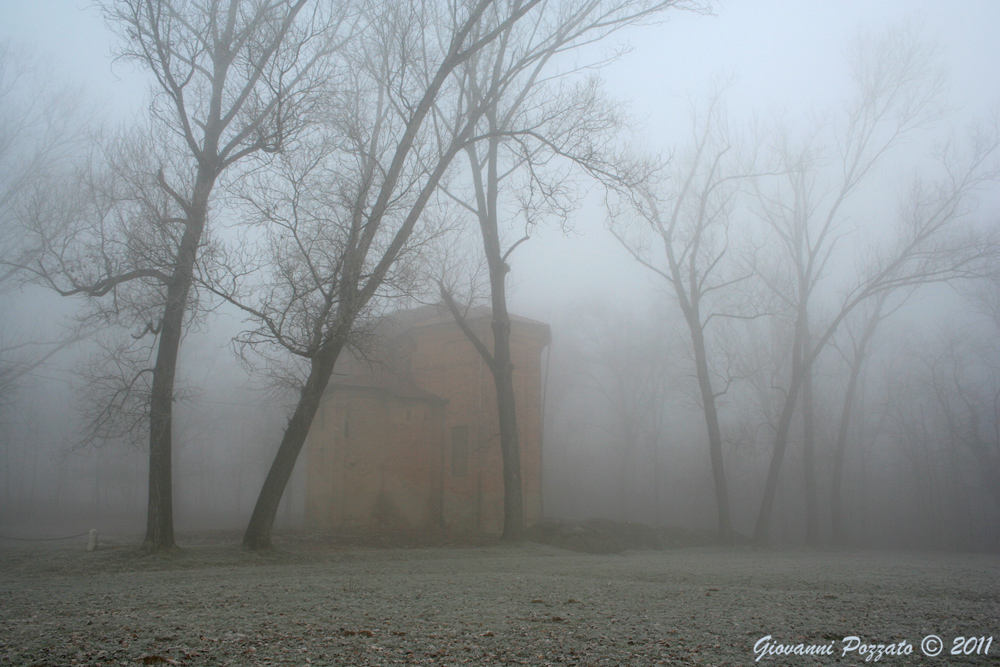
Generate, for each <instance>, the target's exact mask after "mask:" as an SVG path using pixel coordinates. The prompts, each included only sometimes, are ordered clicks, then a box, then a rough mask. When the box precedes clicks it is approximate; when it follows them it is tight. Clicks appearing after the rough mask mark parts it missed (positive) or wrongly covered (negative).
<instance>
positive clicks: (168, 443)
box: [142, 168, 215, 552]
mask: <svg viewBox="0 0 1000 667" xmlns="http://www.w3.org/2000/svg"><path fill="white" fill-rule="evenodd" d="M214 184H215V176H214V175H213V174H211V173H210V172H209V171H208V170H206V169H204V168H202V169H199V170H198V176H197V178H196V181H195V191H194V197H193V198H192V206H191V208H190V210H189V213H188V217H187V220H186V224H185V227H184V234H183V236H182V237H181V243H180V246H179V248H178V250H177V260H176V263H175V265H174V272H173V275H172V276H171V279H170V283H169V284H168V286H167V300H166V304H165V306H164V310H163V319H162V320H161V322H160V340H159V344H158V346H157V351H156V363H155V365H154V367H153V381H152V387H151V390H150V396H149V498H148V501H147V513H146V536H145V538H144V539H143V542H142V549H143V550H144V551H149V552H157V551H166V550H170V549H173V548H174V547H175V546H176V545H175V544H174V510H173V473H172V471H173V466H172V460H173V431H172V422H173V404H174V381H175V379H176V375H177V356H178V353H179V351H180V345H181V338H182V337H183V335H184V314H185V313H186V312H187V301H188V296H189V294H190V292H191V282H192V280H193V278H194V265H195V258H196V257H197V253H198V246H199V244H200V243H201V237H202V233H203V231H204V229H205V220H206V219H207V216H208V200H209V195H210V193H211V192H212V187H213V186H214Z"/></svg>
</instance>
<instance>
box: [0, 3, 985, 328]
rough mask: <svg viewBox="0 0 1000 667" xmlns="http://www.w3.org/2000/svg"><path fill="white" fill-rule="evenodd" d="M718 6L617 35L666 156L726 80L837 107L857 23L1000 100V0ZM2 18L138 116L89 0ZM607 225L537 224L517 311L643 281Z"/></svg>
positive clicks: (749, 108) (962, 105) (141, 95)
mask: <svg viewBox="0 0 1000 667" xmlns="http://www.w3.org/2000/svg"><path fill="white" fill-rule="evenodd" d="M714 7H715V15H714V16H701V15H696V14H690V13H685V12H671V13H670V20H669V21H668V22H666V23H664V24H661V25H656V26H650V27H645V28H641V29H635V30H630V31H627V32H626V33H625V34H624V35H621V36H620V37H619V38H618V39H619V41H622V40H627V42H628V44H629V45H630V46H631V49H632V50H631V52H630V53H628V54H626V55H625V56H624V57H622V58H621V59H620V60H619V61H618V62H616V63H613V64H612V65H611V66H609V67H607V68H606V69H605V70H603V72H602V76H603V78H604V79H605V81H606V86H607V90H608V92H609V93H611V94H612V95H613V96H614V97H615V98H616V99H624V100H627V101H628V102H629V104H630V106H631V111H632V113H633V115H634V117H635V119H636V122H637V128H638V135H637V138H636V140H635V142H636V144H638V145H641V146H642V147H643V148H644V149H647V150H652V151H667V150H669V149H670V148H671V147H673V146H675V145H677V144H680V143H682V142H683V141H684V140H685V139H686V137H687V134H686V133H687V123H688V115H687V114H688V111H687V110H688V101H689V100H692V99H694V100H697V99H699V98H703V97H704V95H705V94H706V92H707V91H708V90H709V88H710V87H711V85H712V82H713V81H714V80H716V79H718V78H720V77H731V76H732V77H735V84H734V86H733V87H732V89H731V90H730V93H729V95H728V102H729V107H730V110H731V115H732V116H739V117H743V118H746V117H749V116H750V115H751V114H753V113H756V114H758V115H763V116H766V115H768V114H774V113H783V114H790V115H792V116H794V117H803V118H804V117H807V116H808V115H809V114H819V113H823V112H824V111H827V110H830V109H832V108H834V107H836V105H838V104H839V103H840V102H841V101H842V100H843V98H844V90H845V88H846V85H847V83H848V81H847V68H846V64H845V60H844V52H845V48H846V45H847V42H848V40H849V39H850V38H851V37H852V36H853V35H855V34H857V32H858V31H859V30H870V31H875V32H878V31H880V30H882V29H884V28H886V27H887V26H890V25H893V24H899V23H903V22H911V23H915V24H917V25H919V26H921V27H922V30H923V32H924V33H925V34H926V36H928V37H932V38H936V39H938V40H939V41H940V43H941V45H942V47H943V50H944V60H945V62H946V64H947V68H948V74H949V82H950V86H951V90H952V93H951V95H950V101H951V104H952V106H953V108H954V109H955V111H956V118H961V117H963V116H966V117H968V116H974V115H977V114H979V115H982V114H984V113H986V112H987V111H988V110H989V109H990V108H991V106H992V105H995V104H997V103H998V101H1000V77H998V76H997V64H998V63H1000V41H998V40H996V29H997V27H998V26H1000V2H995V1H993V0H967V1H964V2H941V1H940V0H851V1H843V2H835V3H832V2H819V1H801V0H745V1H743V2H739V1H736V0H729V1H726V2H717V3H715V5H714ZM0 17H2V20H0V38H3V39H10V40H12V41H14V42H16V43H24V44H30V45H33V46H34V48H35V49H37V51H38V53H39V55H41V56H42V57H44V58H48V59H50V61H51V62H52V65H53V67H54V68H55V70H56V72H57V73H58V74H60V75H62V76H65V77H66V78H67V79H69V80H71V81H74V82H78V83H79V84H80V85H81V86H82V87H83V88H84V89H85V91H86V93H87V95H88V97H89V99H91V100H92V101H93V103H94V104H96V105H98V107H99V108H101V109H102V110H103V111H104V112H105V113H106V114H107V115H108V116H110V117H111V118H113V119H116V120H125V119H128V118H130V117H131V116H132V115H134V114H137V113H141V112H142V107H143V104H144V100H145V95H146V92H145V86H144V75H143V74H142V73H141V72H138V71H137V70H136V69H135V68H134V66H133V65H131V64H128V63H113V62H112V59H111V56H110V54H111V50H112V45H113V41H114V37H113V35H112V34H111V33H110V31H108V30H107V28H106V27H105V26H104V23H103V20H102V19H101V18H100V16H99V14H98V13H97V11H96V10H95V9H94V8H93V7H92V6H91V3H89V2H82V1H79V0H38V1H35V2H20V1H16V0H0ZM603 221H604V210H603V208H602V207H601V206H600V205H599V202H598V201H597V200H596V198H595V199H594V201H592V202H591V203H590V205H587V206H584V207H583V208H582V209H581V210H580V211H579V212H578V213H577V215H576V216H575V222H574V224H575V232H576V233H575V234H574V235H572V237H571V238H566V237H564V236H563V235H562V234H561V232H559V231H557V230H553V229H548V230H546V229H542V230H539V231H538V232H537V234H536V236H537V238H536V239H534V240H533V241H532V243H529V244H525V245H524V246H522V247H521V248H520V249H519V250H518V253H517V255H516V256H514V257H513V262H514V269H515V271H514V273H513V274H512V278H513V285H512V287H513V302H514V305H515V308H517V309H520V310H521V311H523V312H525V313H526V314H534V315H536V316H543V314H544V313H545V312H546V311H547V310H549V309H550V308H551V307H552V305H553V304H555V303H560V302H563V300H564V297H565V296H566V295H567V294H581V293H583V294H588V293H594V294H596V295H597V298H599V299H601V298H603V299H608V298H610V297H611V295H613V294H616V293H621V292H622V291H625V292H626V293H629V292H632V290H631V289H629V288H630V287H641V286H644V285H648V284H649V279H648V277H647V276H646V275H645V273H643V271H642V270H640V269H639V267H637V266H636V265H635V264H634V262H631V261H630V260H629V259H628V258H627V257H626V256H625V254H624V251H622V249H621V248H619V247H618V246H617V244H616V243H615V242H614V241H613V239H611V238H610V236H609V235H608V234H607V233H606V232H605V231H604V230H603ZM595 269H596V270H595ZM609 276H614V277H615V279H614V280H609ZM623 287H625V289H624V290H623V289H622V288H623ZM644 291H645V290H642V289H640V290H638V292H644Z"/></svg>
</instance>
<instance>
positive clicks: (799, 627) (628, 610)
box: [0, 538, 1000, 665]
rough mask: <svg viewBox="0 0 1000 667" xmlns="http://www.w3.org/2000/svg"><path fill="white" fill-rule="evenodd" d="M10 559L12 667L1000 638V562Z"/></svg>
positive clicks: (704, 556)
mask: <svg viewBox="0 0 1000 667" xmlns="http://www.w3.org/2000/svg"><path fill="white" fill-rule="evenodd" d="M182 544H183V545H185V549H184V550H183V551H182V552H180V553H178V554H172V555H167V556H141V555H138V553H137V551H136V546H137V545H136V544H130V543H122V544H118V545H111V546H106V547H105V548H102V549H101V550H99V551H96V552H92V553H88V552H86V551H85V550H84V548H83V544H82V543H70V544H60V543H49V544H45V545H9V544H2V545H0V665H66V664H86V665H98V664H100V665H135V664H159V663H162V664H180V665H268V664H274V665H277V664H288V665H305V664H330V665H333V664H349V665H350V664H353V665H393V664H448V665H457V664H470V665H491V664H526V665H546V664H564V665H654V664H712V665H724V664H731V665H750V664H753V662H754V657H755V656H754V653H753V645H754V644H755V643H756V642H757V641H758V640H759V639H760V638H761V637H763V636H765V635H772V637H773V638H774V641H776V642H782V643H786V644H799V643H802V644H807V645H808V644H824V645H827V644H831V643H832V644H833V645H834V646H835V647H836V648H837V653H836V655H835V656H833V657H825V656H808V657H803V656H789V657H780V658H778V659H774V658H765V659H764V660H762V661H761V664H768V663H769V664H781V665H786V664H791V665H809V664H829V665H832V664H860V663H861V662H863V659H860V658H859V657H858V656H857V655H856V654H849V655H847V656H845V657H843V658H842V659H841V660H840V661H839V662H838V660H837V659H836V658H838V657H840V646H841V640H842V638H843V637H845V636H849V635H856V636H858V637H860V638H861V640H863V641H864V642H866V643H873V644H877V643H883V644H889V643H898V642H900V641H907V642H909V643H910V644H912V645H913V647H914V653H913V654H912V655H910V656H908V657H901V658H897V657H892V656H886V657H883V658H882V662H892V663H893V664H910V665H918V664H920V665H922V664H927V662H928V659H926V658H924V657H923V656H922V654H921V653H920V647H919V643H920V640H921V639H922V638H923V637H924V636H925V635H927V634H928V633H934V634H937V635H939V636H941V637H942V639H944V640H945V641H946V643H947V647H946V650H947V649H948V648H950V646H951V642H952V639H953V638H954V637H956V636H959V635H961V636H983V635H985V636H990V635H993V636H994V637H996V640H995V641H994V642H993V644H994V645H993V646H992V650H991V655H990V656H988V657H982V656H981V657H979V658H964V657H963V658H956V657H951V656H947V657H945V656H942V657H940V658H937V660H936V662H935V664H937V663H940V664H942V665H944V664H947V665H953V664H987V663H993V664H997V663H1000V557H998V556H997V555H984V554H912V553H889V552H866V553H856V552H837V551H767V550H754V549H745V548H740V549H722V548H716V547H701V548H691V549H675V550H665V551H637V552H631V553H627V554H624V555H600V556H595V555H586V554H580V553H573V552H568V551H562V550H559V549H555V548H553V547H547V546H541V545H533V544H529V545H524V546H520V547H501V546H479V547H453V548H413V549H401V548H399V549H364V548H357V547H352V548H343V547H337V548H333V547H330V546H328V545H327V546H324V545H322V544H317V545H312V546H310V545H309V544H308V543H306V542H303V541H301V540H299V541H295V542H286V543H285V545H284V546H282V547H279V548H278V549H277V550H275V551H272V552H268V553H265V554H255V553H249V552H245V551H243V550H242V549H240V548H239V547H238V546H236V540H235V538H233V539H226V540H223V539H202V540H189V541H187V542H184V541H182Z"/></svg>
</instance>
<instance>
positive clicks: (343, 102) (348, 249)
mask: <svg viewBox="0 0 1000 667" xmlns="http://www.w3.org/2000/svg"><path fill="white" fill-rule="evenodd" d="M539 2H540V0H528V1H526V2H514V3H511V4H503V3H495V2H494V0H479V1H477V2H475V3H473V4H470V5H468V6H454V5H451V4H450V3H447V2H440V3H438V2H432V3H425V4H422V5H417V6H410V5H406V4H403V5H400V4H399V3H395V2H378V1H373V2H370V3H366V4H364V5H363V9H362V15H361V19H360V22H359V28H358V37H357V39H356V40H355V42H354V43H353V44H352V48H351V50H350V52H349V54H347V56H346V61H345V64H346V65H347V67H348V69H349V72H350V73H349V74H348V75H346V79H347V83H346V85H345V87H344V89H343V93H342V95H340V97H339V99H338V100H337V101H336V103H335V104H333V105H331V107H330V110H329V114H328V115H327V117H326V120H325V121H323V122H321V123H320V124H319V125H317V126H316V127H317V128H318V129H317V130H316V132H317V133H318V135H319V136H322V137H323V141H325V142H327V144H326V147H325V149H323V150H320V151H318V152H317V153H316V154H315V155H314V157H313V158H305V159H304V160H300V161H298V162H297V163H295V164H289V165H287V166H288V167H289V169H288V170H286V172H285V174H284V177H283V178H280V179H279V181H280V182H281V183H282V185H280V186H277V188H276V190H275V192H273V193H267V192H260V193H258V194H259V195H260V196H257V195H254V196H252V197H249V198H248V201H253V202H256V203H253V204H252V206H253V208H254V209H255V215H257V216H258V218H259V219H261V220H263V221H265V222H266V223H267V224H269V225H276V228H277V229H279V230H280V231H279V232H278V234H277V236H276V237H274V240H275V242H274V243H271V248H272V250H273V252H271V253H270V254H269V257H268V259H267V262H266V263H267V265H268V268H267V269H266V270H267V271H269V272H272V274H273V275H274V276H275V278H276V280H274V281H273V282H272V283H271V284H273V285H276V287H275V288H273V289H271V288H265V289H263V290H258V291H257V294H256V295H250V294H239V292H238V290H236V289H229V290H219V293H220V294H223V295H224V296H225V297H226V298H228V299H230V300H232V301H233V302H234V303H237V304H238V305H240V307H242V308H244V310H246V311H247V312H249V313H250V314H251V315H252V317H253V318H254V320H255V321H256V322H257V323H258V325H259V326H258V328H256V329H255V330H254V331H253V332H251V333H249V334H248V337H247V338H245V339H244V340H245V341H246V342H248V343H250V344H253V345H264V346H271V347H272V349H282V350H284V351H285V352H290V353H291V354H293V355H295V356H297V357H299V358H301V359H303V360H304V361H305V366H307V371H306V373H305V375H306V377H305V378H304V379H303V380H302V383H301V385H300V389H299V398H298V403H297V405H296V407H295V410H294V412H293V414H292V416H291V419H290V420H289V424H288V427H287V429H286V430H285V433H284V435H283V437H282V440H281V443H280V445H279V447H278V451H277V453H276V455H275V458H274V461H273V463H272V465H271V467H270V470H269V472H268V475H267V478H266V479H265V482H264V485H263V487H262V489H261V492H260V495H259V497H258V499H257V503H256V506H255V507H254V511H253V514H252V516H251V518H250V522H249V525H248V526H247V530H246V532H245V534H244V538H243V543H244V545H246V546H248V547H251V548H262V547H266V546H268V545H270V542H271V530H272V527H273V524H274V519H275V516H276V513H277V509H278V505H279V502H280V500H281V497H282V495H283V493H284V490H285V487H286V486H287V483H288V480H289V479H290V477H291V474H292V471H293V469H294V466H295V462H296V460H297V459H298V455H299V452H300V451H301V449H302V445H303V443H304V442H305V438H306V435H307V434H308V432H309V427H310V425H311V424H312V420H313V417H314V416H315V414H316V411H317V409H318V407H319V401H320V399H321V397H322V394H323V392H324V390H325V389H326V386H327V384H328V382H329V379H330V375H331V373H332V372H333V368H334V365H335V364H336V361H337V359H338V357H339V356H340V353H341V351H342V350H343V349H344V347H345V346H347V345H349V344H351V342H352V340H354V338H355V330H356V327H357V325H358V322H359V318H361V317H362V316H363V315H365V314H366V313H369V312H370V311H371V309H372V308H373V307H375V306H377V304H378V303H379V301H380V299H381V298H382V297H384V296H387V295H390V294H391V293H392V292H393V289H394V286H395V284H396V282H397V278H399V279H400V280H403V279H405V278H404V276H403V274H404V273H407V271H408V269H407V266H406V259H405V257H406V256H407V252H406V251H407V248H408V247H409V246H408V244H410V243H411V238H412V237H413V235H414V233H415V230H417V229H418V223H420V222H421V220H422V218H423V217H424V212H425V210H426V209H427V206H428V202H429V201H430V200H431V198H432V196H433V194H434V192H435V190H436V189H437V187H438V184H439V182H440V181H441V179H442V178H444V177H445V176H446V175H447V173H448V171H449V168H450V165H451V162H452V160H453V159H454V157H455V155H456V154H458V152H459V151H460V150H461V149H462V148H463V147H464V146H465V145H466V144H467V143H468V142H469V141H470V139H471V138H472V136H473V133H474V131H475V128H476V120H477V119H478V117H479V115H480V114H481V113H482V110H483V108H484V107H485V105H484V104H471V105H465V104H460V105H457V106H456V107H454V108H455V109H456V111H455V117H454V123H453V124H452V125H451V128H450V129H448V130H442V128H435V127H431V126H430V125H429V124H425V121H426V120H427V118H428V116H429V115H430V114H431V112H432V110H433V109H434V107H435V106H436V105H440V104H444V100H446V99H447V100H451V99H456V98H459V97H460V95H459V91H461V90H462V75H461V74H460V72H459V68H460V67H461V65H462V64H463V63H464V62H466V61H467V60H468V59H469V58H470V57H472V56H474V54H476V53H477V52H478V51H479V50H481V49H482V48H484V47H485V46H486V45H488V44H490V43H491V42H492V41H493V40H495V39H497V38H498V36H500V35H503V34H504V33H506V32H507V31H509V30H510V29H511V26H513V25H515V24H516V23H517V22H518V21H519V20H521V18H522V17H523V16H525V15H526V14H527V13H529V12H531V11H532V10H533V8H534V7H535V6H536V5H537V4H538V3H539ZM276 182H278V181H276ZM268 194H273V195H274V197H273V198H272V199H271V200H270V201H268V199H267V195H268ZM428 231H429V230H428V228H427V226H426V225H425V226H423V227H421V231H420V234H423V233H425V232H428ZM401 257H402V258H403V261H401ZM234 266H239V263H238V262H237V263H233V262H228V263H227V266H226V267H224V268H223V272H224V273H225V274H227V275H228V276H229V277H230V279H231V281H230V285H231V286H232V287H234V288H235V287H236V282H234V281H235V280H236V279H237V278H238V277H239V276H238V270H237V271H234V270H233V267H234Z"/></svg>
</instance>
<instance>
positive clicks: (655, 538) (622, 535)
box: [525, 519, 715, 554]
mask: <svg viewBox="0 0 1000 667" xmlns="http://www.w3.org/2000/svg"><path fill="white" fill-rule="evenodd" d="M525 537H526V538H527V539H528V540H529V541H531V542H537V543H539V544H548V545H551V546H554V547H559V548H560V549H569V550H571V551H582V552H584V553H591V554H617V553H623V552H625V551H635V550H640V549H668V548H681V547H694V546H707V545H711V544H713V543H714V541H715V540H714V538H713V537H711V536H710V535H707V534H705V533H700V532H696V531H691V530H685V529H683V528H651V527H650V526H647V525H645V524H642V523H635V522H631V521H612V520H610V519H586V520H583V521H568V520H562V519H545V520H543V521H539V522H538V523H536V524H534V525H533V526H531V527H529V528H528V529H527V530H526V531H525Z"/></svg>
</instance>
